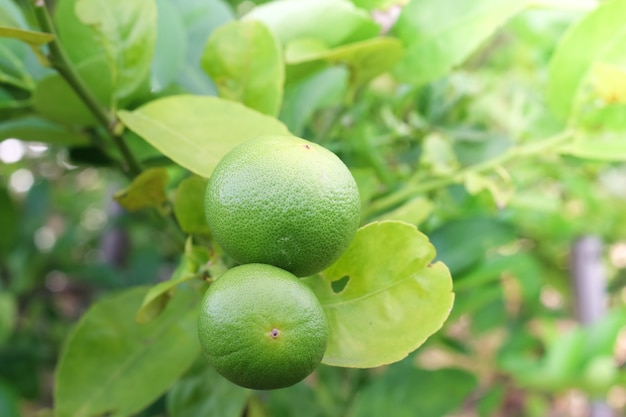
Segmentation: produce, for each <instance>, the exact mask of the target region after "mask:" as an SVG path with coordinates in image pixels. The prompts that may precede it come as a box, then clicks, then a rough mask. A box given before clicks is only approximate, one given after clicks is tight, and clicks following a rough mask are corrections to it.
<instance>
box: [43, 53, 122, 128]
mask: <svg viewBox="0 0 626 417" xmlns="http://www.w3.org/2000/svg"><path fill="white" fill-rule="evenodd" d="M76 70H77V72H78V75H79V76H80V77H82V79H83V81H84V82H85V84H87V85H88V86H89V88H90V90H91V92H92V93H93V95H94V96H95V97H96V99H97V100H98V102H99V103H100V104H101V105H103V106H104V107H107V108H111V107H113V104H112V102H113V97H112V91H111V88H112V84H111V72H110V70H109V68H108V67H107V65H106V62H105V61H104V58H103V57H100V58H99V59H98V58H97V57H96V58H94V59H92V60H89V61H84V62H83V63H81V64H79V65H77V66H76ZM61 103H62V104H61ZM33 106H34V107H35V109H36V110H37V111H38V112H39V113H41V114H42V115H43V116H45V117H46V118H49V119H51V120H55V121H59V122H62V123H65V124H68V125H76V124H83V125H93V124H96V119H95V117H94V116H93V114H92V113H91V111H90V110H89V109H88V108H87V107H86V106H85V104H84V102H83V101H82V99H81V98H80V97H79V96H78V95H77V94H76V92H74V89H73V88H72V87H70V85H69V84H68V83H67V82H66V81H65V79H63V77H61V76H60V75H59V74H51V75H48V76H46V77H44V78H42V79H41V80H39V81H38V82H37V85H36V87H35V92H34V94H33Z"/></svg>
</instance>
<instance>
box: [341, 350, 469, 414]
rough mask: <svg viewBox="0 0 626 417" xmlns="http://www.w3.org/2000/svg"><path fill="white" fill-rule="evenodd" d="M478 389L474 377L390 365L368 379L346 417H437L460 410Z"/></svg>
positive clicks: (452, 371)
mask: <svg viewBox="0 0 626 417" xmlns="http://www.w3.org/2000/svg"><path fill="white" fill-rule="evenodd" d="M477 386H478V381H477V379H476V376H474V375H473V374H471V373H469V372H467V371H464V370H461V369H455V368H444V369H438V370H435V371H427V370H422V369H417V368H415V367H414V366H411V365H410V363H406V362H402V363H400V364H394V365H393V366H392V367H391V369H390V370H389V371H387V372H386V373H385V374H383V375H381V376H379V377H377V378H375V379H372V382H371V383H370V384H369V385H366V386H365V388H363V389H362V390H361V391H360V394H359V395H358V396H357V397H356V404H355V406H354V408H353V410H352V412H351V413H349V414H348V416H349V417H370V416H371V417H373V416H381V415H392V416H394V417H413V416H419V417H441V416H444V415H451V414H450V413H451V412H453V411H455V410H458V409H460V408H461V407H462V405H463V403H464V401H465V400H466V399H467V397H468V396H469V395H470V394H471V393H472V391H473V390H474V389H476V388H477Z"/></svg>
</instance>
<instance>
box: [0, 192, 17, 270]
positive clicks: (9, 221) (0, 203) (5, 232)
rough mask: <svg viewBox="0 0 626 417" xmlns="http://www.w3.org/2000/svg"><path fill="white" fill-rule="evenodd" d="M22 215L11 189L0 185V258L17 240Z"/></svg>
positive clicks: (0, 258)
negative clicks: (10, 191)
mask: <svg viewBox="0 0 626 417" xmlns="http://www.w3.org/2000/svg"><path fill="white" fill-rule="evenodd" d="M20 217H21V216H20V211H19V208H18V206H17V204H16V202H15V201H14V200H13V198H11V195H10V194H9V190H8V189H6V188H5V187H3V186H2V185H0V231H1V232H0V249H1V250H0V260H2V259H3V258H4V254H5V253H8V250H9V248H11V247H12V246H13V245H15V242H16V241H17V237H18V234H19V232H20V229H19V228H20V222H21V219H20Z"/></svg>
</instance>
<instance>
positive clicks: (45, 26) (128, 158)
mask: <svg viewBox="0 0 626 417" xmlns="http://www.w3.org/2000/svg"><path fill="white" fill-rule="evenodd" d="M34 10H35V16H36V18H37V21H38V22H39V26H40V28H41V30H42V31H44V32H48V33H51V34H53V35H54V40H52V42H50V43H49V44H48V48H49V50H50V52H49V56H48V60H49V62H50V65H51V66H52V68H54V69H56V70H57V71H58V72H59V74H60V75H61V76H62V77H63V79H65V81H67V83H68V84H69V85H70V86H71V87H72V89H73V90H74V91H75V92H76V94H78V96H79V97H80V99H81V100H82V101H83V102H84V103H85V105H86V106H87V108H89V110H90V111H91V113H92V114H93V115H94V117H95V118H96V120H97V121H98V123H99V124H100V125H101V126H102V127H103V128H104V129H105V131H106V132H107V137H108V138H109V139H110V140H111V141H112V142H113V144H114V145H115V146H116V147H117V148H118V149H119V151H120V153H121V155H122V158H124V162H125V166H124V171H125V173H126V174H128V175H129V176H131V177H134V176H136V175H138V174H139V173H140V172H141V167H140V166H139V163H137V160H136V159H135V157H134V155H133V154H132V152H131V151H130V149H129V148H128V146H127V145H126V142H124V139H123V138H122V136H121V134H119V133H117V132H116V127H117V126H118V120H117V119H116V117H115V116H114V115H113V114H112V113H111V112H110V111H109V110H108V109H106V108H105V107H104V106H102V105H101V104H100V103H99V102H98V100H97V99H96V97H95V96H94V95H93V93H92V92H91V90H90V89H89V88H88V87H87V85H86V84H85V82H84V81H83V80H82V78H80V76H79V74H78V73H77V72H76V70H75V68H74V66H73V65H72V64H71V62H70V60H69V59H68V57H67V54H66V53H65V51H64V50H63V47H62V45H61V43H60V42H59V39H58V36H57V33H56V30H55V28H54V24H53V23H52V18H51V17H50V13H49V12H48V9H47V7H46V4H45V1H44V0H36V1H35V5H34Z"/></svg>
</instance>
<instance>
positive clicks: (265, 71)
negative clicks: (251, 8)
mask: <svg viewBox="0 0 626 417" xmlns="http://www.w3.org/2000/svg"><path fill="white" fill-rule="evenodd" d="M202 68H203V69H204V71H205V72H206V73H207V74H208V75H209V76H210V77H211V79H212V80H213V82H214V83H215V85H216V87H217V91H218V92H219V95H220V96H221V97H223V98H227V99H230V100H234V101H239V102H240V103H243V104H244V105H246V106H248V107H250V108H251V109H255V110H258V111H259V112H261V113H265V114H269V115H276V114H277V113H278V109H279V108H280V102H281V99H282V95H283V83H284V78H285V71H284V64H283V59H282V51H281V48H280V45H279V44H278V42H277V41H276V39H275V38H274V36H273V35H272V33H271V32H270V31H269V30H268V29H267V28H266V27H265V25H263V24H262V23H260V22H257V21H252V20H250V21H237V22H232V23H228V24H226V25H224V26H221V27H220V28H218V29H216V30H215V31H214V32H213V33H212V34H211V37H210V38H209V41H208V42H207V44H206V48H205V50H204V54H203V55H202Z"/></svg>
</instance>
